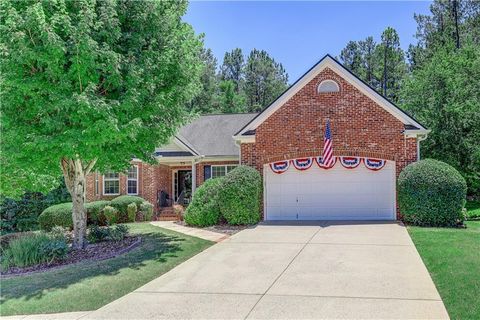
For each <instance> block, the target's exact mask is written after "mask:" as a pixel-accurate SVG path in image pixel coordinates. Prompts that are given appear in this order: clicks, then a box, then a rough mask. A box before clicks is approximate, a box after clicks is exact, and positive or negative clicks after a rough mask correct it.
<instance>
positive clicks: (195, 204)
mask: <svg viewBox="0 0 480 320" xmlns="http://www.w3.org/2000/svg"><path fill="white" fill-rule="evenodd" d="M222 182H223V178H215V179H209V180H207V181H205V182H204V183H203V184H202V185H201V186H200V187H198V188H197V190H196V191H195V194H194V196H193V199H192V202H191V203H190V204H189V206H188V207H187V209H186V211H185V214H184V217H183V218H184V220H185V222H186V223H187V224H189V225H192V226H197V227H207V226H211V225H214V224H216V223H218V220H219V219H220V206H219V199H218V195H219V192H220V190H221V188H222Z"/></svg>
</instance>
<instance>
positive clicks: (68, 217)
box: [38, 202, 73, 231]
mask: <svg viewBox="0 0 480 320" xmlns="http://www.w3.org/2000/svg"><path fill="white" fill-rule="evenodd" d="M38 224H39V225H40V228H42V229H43V230H46V231H50V230H51V229H52V228H53V227H54V226H60V227H64V228H67V229H72V228H73V220H72V203H71V202H67V203H61V204H56V205H54V206H51V207H48V208H47V209H45V210H43V212H42V213H41V214H40V215H39V216H38Z"/></svg>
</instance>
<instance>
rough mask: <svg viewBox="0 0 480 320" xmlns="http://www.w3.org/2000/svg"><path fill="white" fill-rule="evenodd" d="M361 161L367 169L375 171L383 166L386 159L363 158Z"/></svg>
mask: <svg viewBox="0 0 480 320" xmlns="http://www.w3.org/2000/svg"><path fill="white" fill-rule="evenodd" d="M363 163H365V167H367V168H368V169H370V170H374V171H377V170H380V169H382V168H383V167H385V164H386V163H387V160H382V159H372V158H364V159H363Z"/></svg>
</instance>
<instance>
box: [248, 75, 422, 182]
mask: <svg viewBox="0 0 480 320" xmlns="http://www.w3.org/2000/svg"><path fill="white" fill-rule="evenodd" d="M325 79H332V80H335V81H336V82H337V83H338V84H339V86H340V92H335V93H317V86H318V84H319V83H320V82H321V81H323V80H325ZM327 119H329V120H330V125H331V131H332V139H333V150H334V155H351V156H362V157H374V158H381V159H388V160H393V161H396V172H397V176H398V174H399V173H400V172H401V170H402V169H403V168H404V167H405V166H406V165H407V164H409V163H411V162H413V161H415V160H416V158H417V154H416V153H417V149H416V139H415V138H408V139H406V138H405V136H404V134H403V129H404V125H403V123H402V122H400V121H399V120H398V119H396V118H395V117H393V116H392V115H391V114H390V113H388V112H387V111H385V110H384V109H383V108H382V107H381V106H379V105H378V104H376V103H375V102H374V101H373V100H371V99H370V98H368V97H367V96H365V95H364V94H363V93H361V92H360V91H359V90H358V89H356V88H355V87H353V86H352V85H350V84H349V83H348V82H347V81H345V80H344V79H343V78H341V77H340V76H338V75H337V74H336V73H335V72H333V71H332V70H331V69H328V68H326V69H325V70H323V71H322V72H321V73H320V74H319V75H318V76H317V77H315V78H314V79H313V80H312V81H310V82H309V83H308V84H306V85H305V86H304V87H303V88H302V89H301V90H300V91H299V92H297V93H296V94H295V95H294V96H293V97H292V98H291V99H289V100H288V101H287V102H286V103H285V104H284V105H283V106H282V107H281V108H280V109H278V110H277V111H276V112H275V113H273V114H272V115H271V116H270V117H269V118H267V119H266V120H265V121H264V122H263V123H262V124H261V125H259V126H258V128H257V129H256V134H255V136H256V138H255V139H256V141H255V143H242V145H241V162H242V164H247V165H250V166H253V167H256V168H257V169H258V170H259V171H260V173H261V174H262V173H263V165H264V164H266V163H270V162H273V161H278V160H282V159H292V158H299V157H303V156H315V155H321V154H322V149H323V135H324V130H325V124H326V121H327Z"/></svg>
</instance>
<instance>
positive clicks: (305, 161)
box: [270, 156, 387, 174]
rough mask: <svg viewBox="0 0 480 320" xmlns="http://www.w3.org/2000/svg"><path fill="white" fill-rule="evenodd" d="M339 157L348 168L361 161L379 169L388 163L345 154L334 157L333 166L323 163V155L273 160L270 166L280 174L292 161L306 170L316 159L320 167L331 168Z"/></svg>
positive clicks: (296, 166)
mask: <svg viewBox="0 0 480 320" xmlns="http://www.w3.org/2000/svg"><path fill="white" fill-rule="evenodd" d="M314 159H315V160H314ZM337 159H339V162H340V163H341V164H342V166H343V167H344V168H347V169H354V168H356V167H358V166H359V165H360V162H362V161H363V163H364V164H365V167H366V168H367V169H370V170H373V171H378V170H380V169H382V168H383V167H385V164H386V163H387V160H383V159H374V158H361V157H349V156H348V157H347V156H345V157H333V164H332V165H331V166H326V165H325V164H324V163H323V158H322V157H307V158H298V159H292V160H282V161H277V162H273V163H270V168H271V169H272V171H273V172H275V173H278V174H280V173H284V172H285V171H287V170H288V168H289V167H290V163H292V164H293V166H294V167H295V169H297V170H301V171H304V170H308V169H310V167H311V166H312V164H313V161H315V162H316V163H317V164H318V166H319V167H320V168H322V169H331V168H333V167H334V166H335V164H336V163H337Z"/></svg>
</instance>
